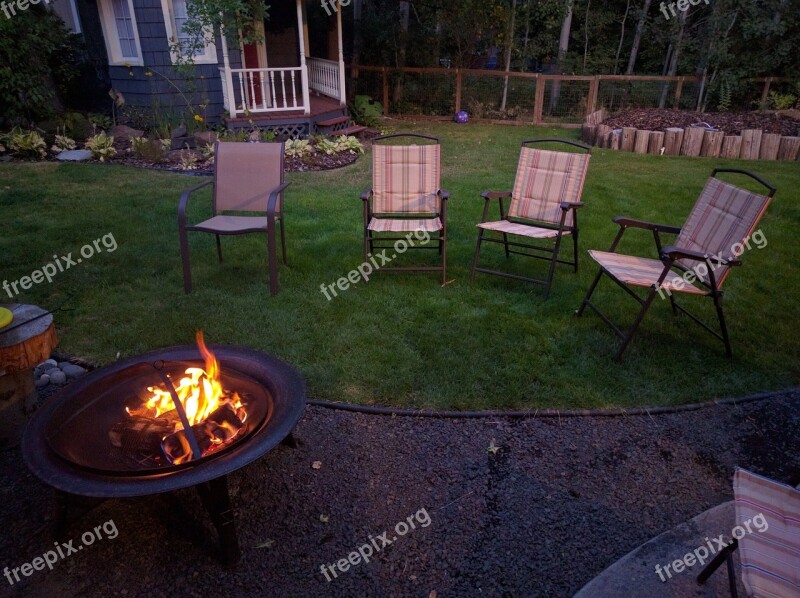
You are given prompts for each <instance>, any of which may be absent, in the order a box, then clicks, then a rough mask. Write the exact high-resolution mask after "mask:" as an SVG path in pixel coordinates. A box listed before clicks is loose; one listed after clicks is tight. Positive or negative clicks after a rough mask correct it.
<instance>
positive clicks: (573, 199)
mask: <svg viewBox="0 0 800 598" xmlns="http://www.w3.org/2000/svg"><path fill="white" fill-rule="evenodd" d="M538 143H562V144H564V145H569V146H574V147H577V148H580V149H582V150H584V152H585V153H575V152H562V151H551V150H545V149H539V148H534V147H529V145H531V144H538ZM591 151H592V150H591V148H590V147H589V146H587V145H583V144H581V143H575V142H573V141H567V140H565V139H532V140H530V141H523V142H522V149H521V150H520V157H519V165H518V166H517V176H516V179H515V181H514V190H513V191H502V192H495V191H485V192H484V193H483V195H482V197H483V198H484V204H483V216H482V218H481V222H480V224H478V225H477V226H478V243H477V245H476V247H475V257H474V258H473V260H472V271H471V273H470V279H471V280H474V279H475V273H476V272H483V273H485V274H494V275H496V276H503V277H505V278H513V279H516V280H523V281H525V282H531V283H534V284H541V285H544V297H545V299H547V296H548V295H549V294H550V287H551V286H552V284H553V275H554V274H555V270H556V264H567V265H569V266H572V267H573V269H574V271H575V272H577V271H578V213H577V212H578V208H580V207H581V206H583V205H584V204H583V202H582V201H581V196H582V194H583V185H584V182H585V180H586V172H587V170H588V168H589V159H590V158H591ZM506 198H511V201H510V204H509V206H508V212H507V213H506V210H505V205H504V203H503V200H504V199H506ZM494 199H497V200H498V202H499V204H500V220H493V221H488V217H489V206H490V204H491V202H492V200H494ZM487 232H489V233H493V234H495V235H496V234H499V235H500V236H499V237H498V236H487V235H486V233H487ZM565 235H571V236H572V243H573V245H572V249H573V257H572V260H571V261H567V260H561V259H559V254H560V251H561V242H562V240H563V238H564V236H565ZM509 236H512V237H513V238H516V239H518V240H516V241H514V240H509ZM546 240H554V241H553V244H552V245H547V246H543V245H537V244H535V243H541V242H542V241H546ZM531 241H534V242H535V243H532V242H531ZM484 242H486V243H499V244H501V245H503V247H504V248H505V252H506V257H510V256H511V254H512V253H513V254H515V255H522V256H526V257H532V258H536V259H543V260H547V261H549V262H550V266H549V268H548V271H547V275H546V277H545V278H544V279H537V278H530V277H527V276H520V275H518V274H511V273H509V272H503V271H500V270H491V269H488V268H480V267H479V261H480V255H481V245H482V244H483V243H484ZM512 248H513V249H512ZM520 249H521V250H522V251H519V250H520Z"/></svg>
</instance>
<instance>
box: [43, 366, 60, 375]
mask: <svg viewBox="0 0 800 598" xmlns="http://www.w3.org/2000/svg"><path fill="white" fill-rule="evenodd" d="M57 369H58V366H57V365H56V364H54V363H44V364H42V373H43V374H47V373H48V372H49V371H50V370H57Z"/></svg>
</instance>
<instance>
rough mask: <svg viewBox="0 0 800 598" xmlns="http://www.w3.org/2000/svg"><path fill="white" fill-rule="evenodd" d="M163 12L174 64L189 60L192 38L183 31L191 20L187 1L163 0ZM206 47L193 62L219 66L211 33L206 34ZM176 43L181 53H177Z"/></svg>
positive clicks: (194, 57) (193, 58)
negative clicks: (185, 59)
mask: <svg viewBox="0 0 800 598" xmlns="http://www.w3.org/2000/svg"><path fill="white" fill-rule="evenodd" d="M161 10H162V11H163V13H164V24H165V25H166V28H167V37H169V42H170V52H171V54H172V62H173V63H174V62H178V59H179V58H181V57H183V58H189V56H188V51H189V47H190V45H191V41H192V40H191V36H189V35H187V34H186V32H184V30H183V26H184V25H185V24H186V21H188V20H189V17H188V14H187V11H186V0H161ZM204 41H205V47H204V48H203V49H202V50H201V51H200V52H198V53H197V54H195V55H194V56H192V57H191V58H192V62H194V63H195V64H217V47H216V45H215V44H214V35H213V33H212V32H211V31H209V32H207V33H206V37H205V40H204ZM175 42H177V43H178V44H179V47H180V53H181V55H182V56H178V54H177V53H176V51H175V50H176V47H175Z"/></svg>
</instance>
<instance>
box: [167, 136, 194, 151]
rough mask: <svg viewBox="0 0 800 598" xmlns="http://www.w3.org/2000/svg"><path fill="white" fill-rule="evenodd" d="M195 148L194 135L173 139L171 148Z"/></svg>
mask: <svg viewBox="0 0 800 598" xmlns="http://www.w3.org/2000/svg"><path fill="white" fill-rule="evenodd" d="M187 148H189V149H192V148H194V137H188V136H187V137H175V138H174V139H173V140H172V145H171V146H170V149H171V150H183V149H187Z"/></svg>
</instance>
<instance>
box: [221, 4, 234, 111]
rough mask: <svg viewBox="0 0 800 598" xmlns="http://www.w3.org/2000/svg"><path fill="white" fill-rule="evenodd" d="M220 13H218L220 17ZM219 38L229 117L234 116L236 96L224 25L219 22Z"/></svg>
mask: <svg viewBox="0 0 800 598" xmlns="http://www.w3.org/2000/svg"><path fill="white" fill-rule="evenodd" d="M221 16H222V15H220V17H221ZM219 38H220V42H221V43H222V69H221V70H222V89H223V95H224V96H225V103H226V104H227V106H226V108H228V112H229V113H230V115H231V118H236V96H235V95H234V93H233V73H231V61H230V58H229V57H228V40H227V39H226V38H225V25H223V24H222V23H220V26H219Z"/></svg>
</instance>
